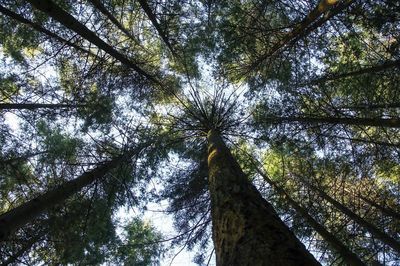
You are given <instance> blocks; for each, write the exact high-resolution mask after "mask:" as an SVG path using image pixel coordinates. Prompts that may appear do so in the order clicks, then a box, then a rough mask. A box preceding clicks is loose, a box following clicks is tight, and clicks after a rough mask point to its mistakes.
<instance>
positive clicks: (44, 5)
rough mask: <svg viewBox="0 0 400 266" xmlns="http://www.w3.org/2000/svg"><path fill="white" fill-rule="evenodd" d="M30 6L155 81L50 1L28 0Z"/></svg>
mask: <svg viewBox="0 0 400 266" xmlns="http://www.w3.org/2000/svg"><path fill="white" fill-rule="evenodd" d="M27 2H29V3H30V4H31V5H32V6H34V7H35V8H37V9H38V10H40V11H42V12H44V13H46V14H47V15H49V16H50V17H52V18H53V19H55V20H57V21H58V22H60V23H61V24H62V25H64V26H65V27H66V28H68V29H70V30H72V31H74V32H75V33H77V34H78V35H79V36H81V37H83V38H85V39H86V40H88V41H89V42H91V43H93V44H94V45H96V46H97V47H99V48H100V49H101V50H103V51H105V52H106V53H108V54H109V55H111V56H112V57H114V58H115V59H117V60H118V61H120V62H121V63H122V64H123V65H125V66H127V67H129V68H132V69H133V70H135V71H136V72H137V73H138V74H140V75H142V76H144V77H146V78H147V79H149V80H151V81H156V80H155V79H154V77H153V76H152V75H150V74H149V73H147V72H146V71H144V70H143V69H142V68H140V67H139V66H137V65H136V64H135V63H133V62H132V61H131V60H130V59H128V58H127V57H126V56H125V55H123V54H121V53H120V52H118V51H117V50H116V49H115V48H113V47H112V46H110V45H109V44H107V43H106V42H104V41H103V40H102V39H100V38H99V37H98V36H97V35H96V33H94V32H93V31H91V30H89V29H88V28H87V27H86V26H85V25H83V24H82V23H80V22H79V21H78V20H77V19H75V18H74V17H73V16H71V15H70V14H69V13H67V12H66V11H64V10H63V9H62V8H60V7H59V6H58V5H56V4H55V3H54V2H52V1H51V0H28V1H27Z"/></svg>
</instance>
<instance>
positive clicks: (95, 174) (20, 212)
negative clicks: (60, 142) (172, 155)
mask: <svg viewBox="0 0 400 266" xmlns="http://www.w3.org/2000/svg"><path fill="white" fill-rule="evenodd" d="M131 154H133V152H130V153H129V155H128V154H125V155H121V156H118V157H116V158H114V159H112V160H111V161H108V162H105V163H103V164H101V165H100V166H98V167H97V168H95V169H92V170H90V171H88V172H85V173H83V174H82V175H80V176H79V177H78V178H76V179H73V180H70V181H67V182H65V183H64V184H62V185H60V186H58V187H56V188H54V189H52V190H50V191H47V192H46V193H44V194H42V195H40V196H38V197H36V198H34V199H32V200H30V201H28V202H26V203H24V204H22V205H20V206H18V207H16V208H14V209H12V210H10V211H8V212H6V213H3V214H1V215H0V241H4V240H6V239H7V237H8V236H9V235H10V234H12V233H13V232H15V231H16V230H17V229H19V228H20V227H22V226H24V225H25V224H27V223H29V222H30V221H31V220H32V219H34V218H35V217H37V216H39V215H41V214H42V213H44V212H45V211H46V210H47V209H49V208H51V207H53V206H54V205H57V204H60V203H62V202H63V201H65V200H66V199H67V198H69V197H71V196H72V195H74V194H75V193H77V192H78V191H80V190H81V189H82V188H84V187H86V186H88V185H89V184H91V183H93V182H94V181H95V180H98V179H101V178H102V177H103V176H104V175H105V174H106V173H108V172H109V171H110V170H112V169H114V168H116V167H117V166H118V165H120V164H121V163H122V162H123V161H124V158H127V157H129V156H130V155H131Z"/></svg>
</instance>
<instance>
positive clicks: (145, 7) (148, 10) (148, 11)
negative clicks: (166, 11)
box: [138, 0, 175, 55]
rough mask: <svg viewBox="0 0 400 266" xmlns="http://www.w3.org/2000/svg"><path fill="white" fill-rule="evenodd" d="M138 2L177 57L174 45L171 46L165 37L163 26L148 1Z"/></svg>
mask: <svg viewBox="0 0 400 266" xmlns="http://www.w3.org/2000/svg"><path fill="white" fill-rule="evenodd" d="M138 2H139V4H140V6H141V7H142V9H143V11H144V12H145V13H146V15H147V17H148V18H149V19H150V21H151V23H152V24H153V26H154V28H155V29H156V30H157V32H158V35H160V37H161V39H162V40H163V41H164V43H165V45H166V46H167V47H168V49H169V50H170V51H171V52H172V53H173V54H174V55H175V52H174V49H173V48H172V45H171V43H170V41H169V39H168V38H167V36H166V35H165V33H164V31H163V30H162V29H161V26H160V24H159V23H158V21H157V18H156V16H155V15H154V13H153V11H152V10H151V8H150V6H149V5H148V4H147V1H146V0H138Z"/></svg>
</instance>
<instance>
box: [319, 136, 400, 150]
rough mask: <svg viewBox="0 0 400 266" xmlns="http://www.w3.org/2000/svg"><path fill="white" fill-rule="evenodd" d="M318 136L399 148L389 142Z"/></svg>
mask: <svg viewBox="0 0 400 266" xmlns="http://www.w3.org/2000/svg"><path fill="white" fill-rule="evenodd" d="M318 135H319V136H322V137H325V138H335V139H343V140H348V141H350V142H361V143H367V144H374V145H380V146H386V147H396V148H398V147H400V143H389V142H383V141H373V140H368V139H359V138H348V137H343V136H337V135H334V136H333V135H329V134H318Z"/></svg>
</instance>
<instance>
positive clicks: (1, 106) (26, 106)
mask: <svg viewBox="0 0 400 266" xmlns="http://www.w3.org/2000/svg"><path fill="white" fill-rule="evenodd" d="M83 106H85V105H83V104H46V103H0V110H11V109H14V110H35V109H62V108H77V107H83Z"/></svg>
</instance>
